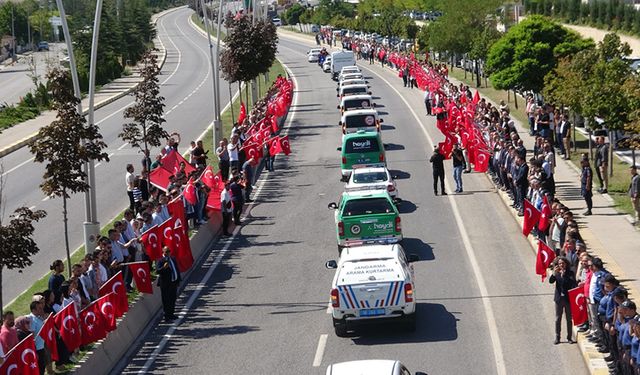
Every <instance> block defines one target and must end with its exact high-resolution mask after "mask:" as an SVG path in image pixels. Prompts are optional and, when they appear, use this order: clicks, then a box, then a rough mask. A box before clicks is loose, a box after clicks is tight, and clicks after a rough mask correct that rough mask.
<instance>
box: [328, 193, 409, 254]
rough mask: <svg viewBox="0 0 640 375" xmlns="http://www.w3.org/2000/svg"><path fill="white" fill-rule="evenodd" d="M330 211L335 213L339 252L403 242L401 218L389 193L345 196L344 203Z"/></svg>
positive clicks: (342, 200)
mask: <svg viewBox="0 0 640 375" xmlns="http://www.w3.org/2000/svg"><path fill="white" fill-rule="evenodd" d="M328 207H329V208H330V209H333V210H335V222H336V237H337V241H338V251H339V252H341V251H342V249H343V248H344V247H350V246H358V245H363V244H367V243H398V242H400V241H402V226H401V222H400V214H399V213H398V209H397V208H396V205H395V204H394V203H393V199H392V198H391V196H390V195H389V193H388V192H387V191H384V190H382V191H381V190H365V191H352V192H345V193H342V196H341V197H340V202H338V203H337V204H336V203H335V202H332V203H329V205H328Z"/></svg>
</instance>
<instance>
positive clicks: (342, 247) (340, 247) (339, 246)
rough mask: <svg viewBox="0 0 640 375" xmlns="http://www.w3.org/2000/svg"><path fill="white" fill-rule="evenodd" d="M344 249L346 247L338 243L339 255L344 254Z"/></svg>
mask: <svg viewBox="0 0 640 375" xmlns="http://www.w3.org/2000/svg"><path fill="white" fill-rule="evenodd" d="M342 249H344V246H341V245H338V257H340V256H341V255H342Z"/></svg>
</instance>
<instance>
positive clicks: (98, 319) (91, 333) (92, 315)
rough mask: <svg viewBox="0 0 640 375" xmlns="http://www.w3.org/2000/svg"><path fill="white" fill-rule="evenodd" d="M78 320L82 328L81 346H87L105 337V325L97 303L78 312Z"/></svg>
mask: <svg viewBox="0 0 640 375" xmlns="http://www.w3.org/2000/svg"><path fill="white" fill-rule="evenodd" d="M78 318H79V319H80V327H81V328H82V329H81V330H82V345H89V344H91V343H93V342H96V341H99V340H102V339H103V338H105V337H107V328H106V323H105V321H104V317H103V316H102V312H100V306H99V305H98V304H97V303H95V302H93V303H91V304H90V305H89V306H87V307H86V308H85V309H84V310H82V311H80V316H79V317H78Z"/></svg>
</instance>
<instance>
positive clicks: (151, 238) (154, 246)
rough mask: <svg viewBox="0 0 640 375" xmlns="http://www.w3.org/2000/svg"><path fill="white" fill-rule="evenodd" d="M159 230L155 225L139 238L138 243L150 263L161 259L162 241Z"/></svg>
mask: <svg viewBox="0 0 640 375" xmlns="http://www.w3.org/2000/svg"><path fill="white" fill-rule="evenodd" d="M160 236H161V234H160V228H159V227H158V226H157V225H154V226H152V227H151V228H149V229H148V230H147V231H146V232H144V233H142V235H141V236H140V242H142V245H143V246H144V250H145V252H146V253H147V256H148V257H149V259H150V260H151V261H156V260H158V259H160V258H162V241H161V237H160Z"/></svg>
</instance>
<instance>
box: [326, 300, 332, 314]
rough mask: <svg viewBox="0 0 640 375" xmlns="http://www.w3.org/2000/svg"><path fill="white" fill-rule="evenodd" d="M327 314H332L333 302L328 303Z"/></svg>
mask: <svg viewBox="0 0 640 375" xmlns="http://www.w3.org/2000/svg"><path fill="white" fill-rule="evenodd" d="M327 314H331V302H329V303H327Z"/></svg>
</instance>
